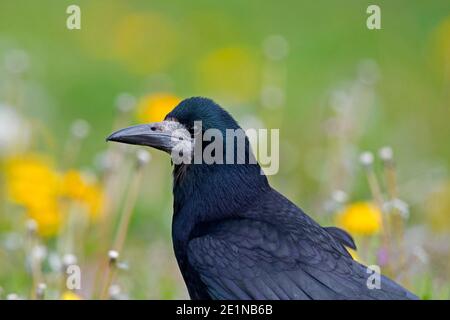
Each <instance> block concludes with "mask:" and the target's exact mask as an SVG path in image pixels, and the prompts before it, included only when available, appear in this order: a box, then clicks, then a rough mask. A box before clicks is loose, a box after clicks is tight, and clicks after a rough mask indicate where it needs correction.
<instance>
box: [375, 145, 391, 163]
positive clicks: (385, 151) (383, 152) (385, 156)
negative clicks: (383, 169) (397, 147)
mask: <svg viewBox="0 0 450 320" xmlns="http://www.w3.org/2000/svg"><path fill="white" fill-rule="evenodd" d="M378 154H379V156H380V158H381V160H383V161H391V160H392V159H393V157H394V151H393V150H392V148H391V147H388V146H386V147H383V148H381V149H380V151H379V152H378Z"/></svg>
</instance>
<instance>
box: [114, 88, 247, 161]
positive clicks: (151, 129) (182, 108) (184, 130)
mask: <svg viewBox="0 0 450 320" xmlns="http://www.w3.org/2000/svg"><path fill="white" fill-rule="evenodd" d="M198 124H199V128H198V127H197V126H198ZM209 129H216V130H218V131H220V133H221V134H222V137H225V135H226V131H227V129H231V130H242V129H241V128H240V127H239V125H238V123H237V122H236V121H235V120H234V119H233V117H232V116H231V115H230V114H229V113H228V112H227V111H225V110H224V109H223V108H221V107H220V106H219V105H218V104H216V103H215V102H214V101H212V100H211V99H208V98H202V97H193V98H188V99H185V100H183V101H181V102H180V103H179V104H178V105H177V106H176V107H175V108H174V109H173V110H172V111H171V112H169V113H168V114H167V115H166V117H165V119H164V121H161V122H155V123H148V124H141V125H136V126H131V127H128V128H124V129H121V130H118V131H116V132H114V133H112V134H111V135H110V136H109V137H108V138H107V141H115V142H120V143H126V144H133V145H143V146H149V147H152V148H155V149H159V150H162V151H165V152H167V153H170V154H172V156H174V155H175V152H173V151H174V149H175V148H177V147H179V148H180V147H183V148H184V151H185V152H186V151H190V152H191V153H193V152H194V145H195V144H196V143H197V139H196V137H197V134H203V133H205V132H206V131H207V130H209ZM199 136H200V137H202V135H199ZM222 141H223V142H224V143H225V139H224V140H222ZM245 141H246V149H248V150H247V152H248V151H249V150H250V147H249V144H248V140H247V139H246V138H245ZM207 145H208V142H206V143H203V144H202V148H201V149H200V151H201V152H202V151H203V150H204V148H205V147H206V146H207ZM250 152H251V151H250ZM176 154H177V155H178V154H179V153H178V152H177V153H176Z"/></svg>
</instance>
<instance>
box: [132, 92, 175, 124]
mask: <svg viewBox="0 0 450 320" xmlns="http://www.w3.org/2000/svg"><path fill="white" fill-rule="evenodd" d="M180 101H181V100H180V98H178V97H176V96H174V95H171V94H167V93H158V94H152V95H147V96H145V97H144V98H142V99H141V101H140V102H139V105H138V110H137V112H138V114H137V116H138V120H139V121H140V122H157V121H162V120H163V119H164V117H165V116H166V114H168V113H169V112H170V111H172V109H173V108H174V107H175V106H176V105H177V104H178V103H179V102H180Z"/></svg>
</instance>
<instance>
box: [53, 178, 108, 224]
mask: <svg viewBox="0 0 450 320" xmlns="http://www.w3.org/2000/svg"><path fill="white" fill-rule="evenodd" d="M61 196H63V197H65V198H67V199H69V200H75V201H78V202H79V203H81V204H82V205H84V206H86V208H87V211H88V213H89V215H90V217H91V218H93V219H96V218H98V215H99V213H100V212H101V209H102V205H103V190H102V189H101V187H100V186H99V185H98V184H96V183H92V182H89V181H87V179H85V178H84V177H83V176H82V174H81V173H80V172H79V171H76V170H69V171H67V172H66V173H65V174H64V176H63V179H62V187H61Z"/></svg>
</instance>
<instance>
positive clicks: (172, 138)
mask: <svg viewBox="0 0 450 320" xmlns="http://www.w3.org/2000/svg"><path fill="white" fill-rule="evenodd" d="M190 139H191V136H190V134H189V131H187V130H186V129H185V128H184V126H183V125H181V124H180V123H179V122H177V121H170V120H164V121H162V122H155V123H148V124H141V125H137V126H132V127H128V128H124V129H121V130H118V131H116V132H114V133H112V134H111V135H110V136H109V137H108V138H106V141H115V142H121V143H126V144H135V145H141V146H148V147H152V148H155V149H159V150H162V151H165V152H168V153H170V152H171V151H172V149H173V148H174V147H175V146H176V145H177V143H179V142H180V141H182V140H190Z"/></svg>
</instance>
